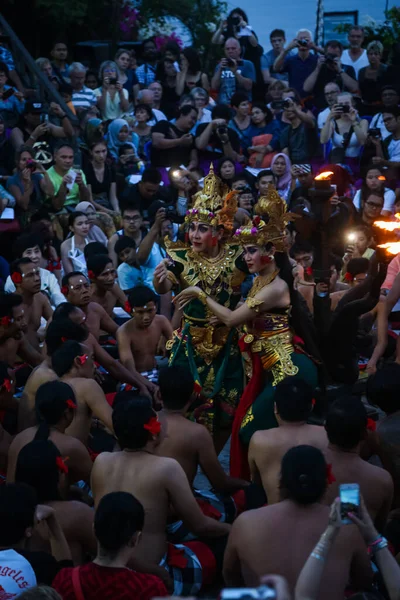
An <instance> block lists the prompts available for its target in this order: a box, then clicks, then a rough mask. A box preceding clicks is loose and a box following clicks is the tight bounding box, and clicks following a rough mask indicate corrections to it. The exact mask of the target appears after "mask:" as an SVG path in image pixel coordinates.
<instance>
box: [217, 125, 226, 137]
mask: <svg viewBox="0 0 400 600" xmlns="http://www.w3.org/2000/svg"><path fill="white" fill-rule="evenodd" d="M217 133H218V135H227V134H228V127H227V126H226V125H219V126H218V127H217Z"/></svg>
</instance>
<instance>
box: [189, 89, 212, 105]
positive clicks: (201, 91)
mask: <svg viewBox="0 0 400 600" xmlns="http://www.w3.org/2000/svg"><path fill="white" fill-rule="evenodd" d="M196 95H197V96H203V98H204V100H205V101H206V103H207V104H208V101H209V99H210V96H209V95H208V92H207V90H205V89H204V88H201V87H195V88H193V89H192V91H191V92H190V96H191V97H192V98H193V100H194V97H195V96H196Z"/></svg>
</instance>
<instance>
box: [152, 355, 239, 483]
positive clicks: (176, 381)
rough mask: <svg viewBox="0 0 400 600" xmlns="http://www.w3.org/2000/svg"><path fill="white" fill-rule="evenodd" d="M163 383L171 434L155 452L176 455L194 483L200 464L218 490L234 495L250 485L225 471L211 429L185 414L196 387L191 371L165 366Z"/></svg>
mask: <svg viewBox="0 0 400 600" xmlns="http://www.w3.org/2000/svg"><path fill="white" fill-rule="evenodd" d="M159 384H160V396H161V400H162V403H163V407H164V410H163V418H165V420H166V425H167V427H166V431H167V435H166V436H164V437H163V438H162V440H161V442H160V444H159V446H157V448H156V449H155V453H156V454H157V455H158V456H168V457H170V458H175V460H177V461H178V463H179V464H180V465H181V467H182V469H183V470H184V471H185V473H186V476H187V478H188V481H189V484H190V485H191V486H193V481H194V478H195V476H196V473H197V468H198V466H199V465H200V467H201V470H202V471H203V473H204V475H205V476H206V477H207V478H208V480H209V482H210V484H211V487H212V488H213V489H214V490H215V491H216V492H221V493H225V494H231V493H233V492H236V491H237V490H241V489H243V487H245V486H247V485H248V481H244V480H242V479H238V478H235V477H229V475H227V474H226V473H225V471H224V470H223V468H222V466H221V463H220V462H219V460H218V456H217V454H216V452H215V448H214V442H213V439H212V437H211V435H210V433H209V432H208V429H207V428H206V427H204V426H203V425H200V424H199V423H194V422H193V421H189V420H188V419H186V417H185V412H186V409H187V407H188V406H189V405H190V403H191V402H192V395H193V390H194V380H193V377H192V374H191V373H190V371H189V370H188V369H186V368H184V367H180V366H172V367H167V368H165V369H162V371H160V380H159Z"/></svg>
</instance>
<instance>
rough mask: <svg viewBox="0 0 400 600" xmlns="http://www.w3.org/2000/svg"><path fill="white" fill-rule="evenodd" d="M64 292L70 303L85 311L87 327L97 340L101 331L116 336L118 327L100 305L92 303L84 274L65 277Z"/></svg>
mask: <svg viewBox="0 0 400 600" xmlns="http://www.w3.org/2000/svg"><path fill="white" fill-rule="evenodd" d="M62 292H63V294H64V296H65V297H66V299H67V300H68V302H71V304H73V305H74V306H78V307H79V308H80V309H81V310H83V312H84V313H85V315H86V326H87V328H88V329H89V331H90V333H91V334H93V336H94V337H95V338H96V340H99V338H100V332H101V330H103V331H106V332H107V333H108V334H110V335H112V336H115V334H116V333H117V330H118V325H117V324H116V323H115V322H114V321H113V320H112V319H111V317H109V316H108V314H107V313H106V311H105V310H104V308H103V307H102V306H100V304H97V302H92V301H91V293H90V282H89V280H88V279H87V277H86V276H85V275H83V273H79V272H77V271H72V273H68V275H64V277H63V280H62Z"/></svg>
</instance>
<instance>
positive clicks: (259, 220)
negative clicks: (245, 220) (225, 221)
mask: <svg viewBox="0 0 400 600" xmlns="http://www.w3.org/2000/svg"><path fill="white" fill-rule="evenodd" d="M254 212H255V213H256V216H255V217H254V218H253V220H252V222H251V223H249V224H248V225H245V226H244V227H240V229H237V230H236V231H235V237H236V238H237V239H238V240H239V241H240V243H241V244H253V245H255V246H261V247H262V246H265V245H266V244H268V243H270V244H273V245H274V246H275V248H276V250H277V251H278V252H283V251H284V250H285V245H284V238H285V227H286V225H287V223H288V222H289V221H290V220H291V218H292V215H291V213H288V212H287V208H286V203H285V201H284V200H282V198H281V197H280V196H279V194H278V192H277V191H276V189H275V187H274V186H273V185H272V184H270V185H269V186H268V192H267V195H266V196H261V198H259V199H258V202H257V204H256V205H255V207H254Z"/></svg>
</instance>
